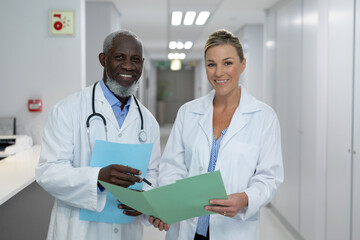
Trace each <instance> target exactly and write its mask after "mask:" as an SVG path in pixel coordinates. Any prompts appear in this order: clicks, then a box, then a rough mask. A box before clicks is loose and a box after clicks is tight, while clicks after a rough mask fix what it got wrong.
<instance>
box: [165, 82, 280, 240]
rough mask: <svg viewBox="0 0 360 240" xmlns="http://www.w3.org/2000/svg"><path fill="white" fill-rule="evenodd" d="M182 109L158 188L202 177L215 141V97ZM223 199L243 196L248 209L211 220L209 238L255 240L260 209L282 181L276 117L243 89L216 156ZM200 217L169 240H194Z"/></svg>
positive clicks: (177, 226) (184, 224)
mask: <svg viewBox="0 0 360 240" xmlns="http://www.w3.org/2000/svg"><path fill="white" fill-rule="evenodd" d="M214 94H215V91H214V90H213V91H211V92H210V93H209V94H208V95H207V96H205V97H203V98H199V99H197V100H194V101H191V102H189V103H186V104H184V105H183V106H182V107H181V108H180V109H179V111H178V114H177V117H176V120H175V123H174V126H173V129H172V131H171V133H170V136H169V140H168V142H167V145H166V147H165V150H164V153H163V156H162V158H161V161H160V168H159V184H160V185H166V184H170V183H173V182H175V181H176V180H178V179H181V178H185V177H190V176H194V175H198V174H202V173H206V172H207V169H208V165H209V160H210V152H211V145H212V138H213V128H212V119H213V104H212V103H213V98H214ZM215 170H220V172H221V175H222V178H223V181H224V185H225V189H226V192H227V194H228V195H229V194H232V193H240V192H246V194H247V195H248V198H249V204H248V207H247V208H246V209H243V210H241V211H240V212H239V213H238V214H237V215H236V216H235V217H233V218H230V217H224V216H222V215H219V214H213V215H210V224H209V226H210V239H213V240H214V239H215V240H218V239H221V240H226V239H229V240H230V239H231V240H234V239H244V240H253V239H259V210H260V208H261V207H262V206H264V205H265V204H266V203H268V202H269V201H270V200H271V198H272V196H273V195H274V193H275V191H276V189H277V188H278V186H279V184H280V183H281V182H282V181H283V165H282V154H281V140H280V127H279V122H278V119H277V116H276V114H275V112H274V111H273V110H272V109H271V108H270V107H269V106H267V105H265V104H264V103H261V102H259V101H258V100H256V99H255V98H254V97H253V96H251V95H250V94H249V93H248V92H247V91H246V89H245V88H244V87H241V99H240V104H239V106H238V108H237V109H236V111H235V113H234V115H233V118H232V120H231V123H230V125H229V128H228V130H227V132H226V134H225V135H224V137H223V139H222V141H221V144H220V149H219V153H218V158H217V163H216V167H215ZM197 221H198V218H193V219H189V220H185V221H181V222H179V223H176V224H172V225H171V227H170V230H169V231H168V233H167V239H171V240H175V239H176V240H189V239H194V235H195V231H196V226H197Z"/></svg>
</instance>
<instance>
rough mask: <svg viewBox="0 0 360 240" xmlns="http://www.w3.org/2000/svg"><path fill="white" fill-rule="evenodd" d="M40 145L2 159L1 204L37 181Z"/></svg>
mask: <svg viewBox="0 0 360 240" xmlns="http://www.w3.org/2000/svg"><path fill="white" fill-rule="evenodd" d="M39 157H40V146H39V145H35V146H33V147H32V148H31V149H29V150H25V151H22V152H19V153H17V154H15V155H13V156H10V157H7V158H4V159H2V160H0V205H1V204H3V203H4V202H6V201H7V200H9V199H10V198H11V197H13V196H14V195H15V194H17V193H18V192H20V191H22V190H23V189H24V188H26V187H27V186H29V185H30V184H31V183H33V182H34V181H35V166H36V165H37V164H38V162H39Z"/></svg>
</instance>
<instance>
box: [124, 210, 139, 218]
mask: <svg viewBox="0 0 360 240" xmlns="http://www.w3.org/2000/svg"><path fill="white" fill-rule="evenodd" d="M123 214H125V215H127V216H130V217H137V216H140V215H141V214H142V213H141V212H139V211H136V210H134V211H123Z"/></svg>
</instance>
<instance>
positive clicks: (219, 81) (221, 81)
mask: <svg viewBox="0 0 360 240" xmlns="http://www.w3.org/2000/svg"><path fill="white" fill-rule="evenodd" d="M227 81H228V80H215V82H217V83H224V82H227Z"/></svg>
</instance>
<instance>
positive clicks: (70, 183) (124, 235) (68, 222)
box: [36, 84, 160, 240]
mask: <svg viewBox="0 0 360 240" xmlns="http://www.w3.org/2000/svg"><path fill="white" fill-rule="evenodd" d="M91 96H92V87H88V88H86V89H84V90H82V91H80V92H78V93H76V94H73V95H71V96H70V97H68V98H66V99H64V100H63V101H61V102H59V103H58V104H56V105H55V106H54V107H53V108H52V110H51V112H50V115H49V117H48V120H47V123H46V126H45V129H44V135H43V141H42V148H41V156H40V162H39V165H38V166H37V168H36V180H37V182H38V183H39V184H40V185H41V186H42V187H43V188H44V189H45V190H46V191H47V192H49V193H50V194H51V195H53V196H54V197H55V198H56V200H55V204H54V207H53V210H52V215H51V220H50V226H49V232H48V237H47V239H74V240H85V239H86V240H91V239H94V240H95V239H96V240H98V239H123V240H124V239H125V240H127V239H135V240H142V231H143V230H142V224H141V221H140V219H139V218H140V217H141V216H140V217H136V220H135V222H133V223H130V224H109V223H102V222H89V221H81V220H79V211H80V209H81V208H84V209H88V210H92V211H101V210H102V209H103V208H104V206H105V201H106V193H105V191H104V192H102V193H101V192H100V191H99V192H98V187H97V179H98V173H99V170H100V168H95V167H94V168H93V167H89V163H90V158H91V151H90V149H89V142H88V136H87V133H86V119H87V117H88V116H89V115H90V114H91V113H92V107H91V103H92V101H91ZM139 104H140V106H141V111H142V115H143V118H144V130H145V131H146V133H147V141H146V142H147V143H153V144H154V145H153V150H152V154H151V159H150V163H149V168H148V172H147V175H146V178H147V179H148V180H149V181H150V182H152V183H155V184H156V182H157V175H158V170H157V169H158V162H159V159H160V133H159V125H158V123H157V122H156V120H155V118H154V117H153V116H152V115H151V113H150V112H149V111H148V110H147V109H146V108H145V107H144V106H143V105H141V103H139ZM95 110H96V112H98V113H101V114H102V115H103V116H104V117H105V119H106V121H107V127H108V138H109V139H108V140H109V141H111V142H118V143H140V142H139V139H138V134H139V130H140V124H141V121H140V115H139V112H138V109H137V106H136V104H135V102H134V100H133V99H132V101H131V105H130V109H129V113H128V115H127V117H126V119H125V121H124V123H123V125H122V127H121V129H120V128H119V125H118V122H117V120H116V118H115V115H114V113H113V110H112V108H111V106H110V104H109V103H108V101H107V100H106V98H105V97H104V94H103V92H102V89H101V86H100V84H97V86H96V92H95ZM90 138H91V145H92V146H94V142H95V140H96V139H101V140H105V132H104V125H103V122H102V120H101V119H100V118H96V117H93V118H92V119H91V121H90ZM144 188H146V186H145V185H144ZM117 210H118V211H119V212H121V211H122V210H120V209H115V211H117Z"/></svg>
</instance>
